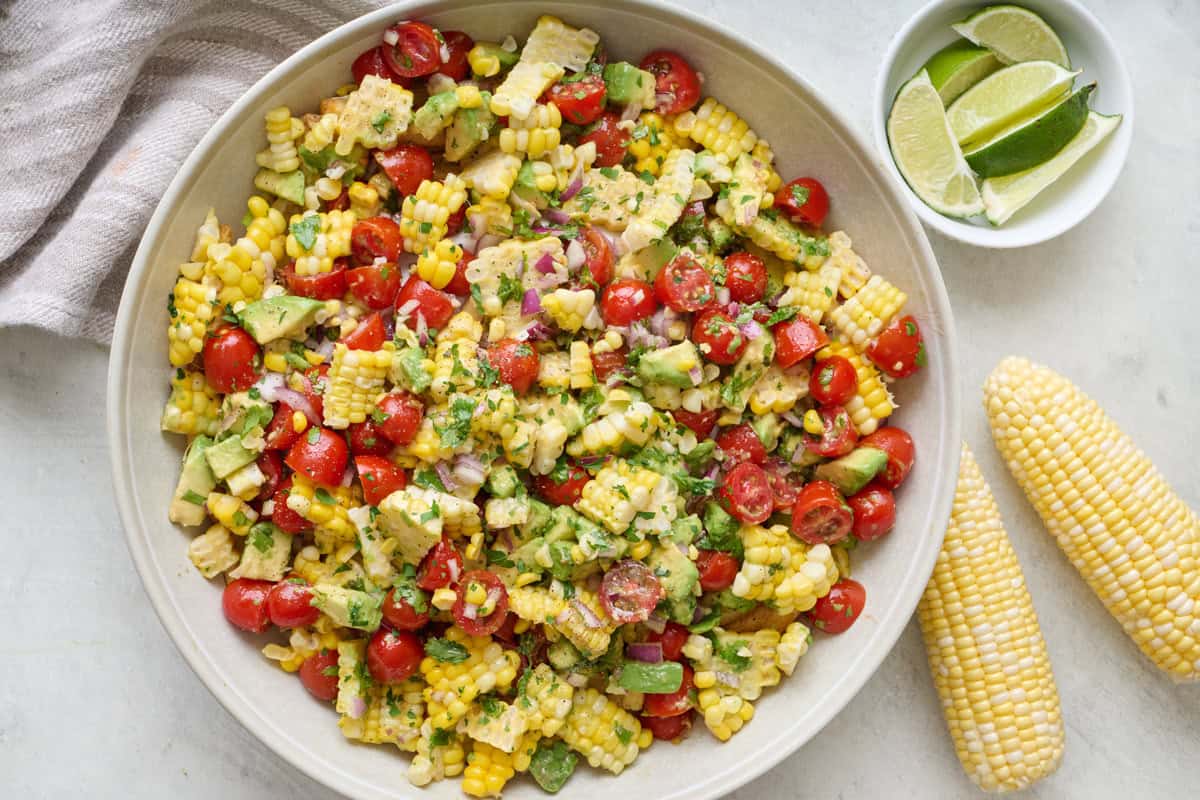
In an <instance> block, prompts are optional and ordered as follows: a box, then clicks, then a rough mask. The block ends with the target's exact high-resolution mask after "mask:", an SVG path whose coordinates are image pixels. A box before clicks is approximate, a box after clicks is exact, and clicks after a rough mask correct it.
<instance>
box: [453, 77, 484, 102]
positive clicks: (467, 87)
mask: <svg viewBox="0 0 1200 800" xmlns="http://www.w3.org/2000/svg"><path fill="white" fill-rule="evenodd" d="M454 99H455V101H456V102H457V103H458V107H459V108H479V107H480V106H482V105H483V95H482V94H481V93H480V91H479V87H478V86H475V85H474V84H470V83H464V84H460V85H458V86H455V87H454Z"/></svg>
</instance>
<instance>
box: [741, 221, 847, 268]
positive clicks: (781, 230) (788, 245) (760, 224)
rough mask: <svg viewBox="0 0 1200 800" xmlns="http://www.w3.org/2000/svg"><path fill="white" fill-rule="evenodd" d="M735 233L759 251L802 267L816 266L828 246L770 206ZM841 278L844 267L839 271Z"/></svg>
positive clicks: (824, 254)
mask: <svg viewBox="0 0 1200 800" xmlns="http://www.w3.org/2000/svg"><path fill="white" fill-rule="evenodd" d="M739 233H741V234H742V235H743V236H745V237H747V238H748V239H750V241H752V242H754V243H755V244H756V245H758V246H759V247H761V248H762V249H763V250H767V251H769V252H771V253H774V254H775V255H777V256H779V257H780V258H782V259H783V260H784V261H792V262H795V263H796V264H798V265H800V266H803V267H804V268H805V269H817V268H818V267H820V266H821V265H822V264H824V263H825V260H826V255H827V251H828V245H827V244H826V242H824V241H823V240H821V239H817V238H814V237H812V236H809V235H808V234H806V233H805V232H804V231H802V230H800V229H799V228H797V227H796V226H795V225H793V224H792V223H790V222H788V221H787V220H786V219H784V218H783V216H781V215H780V214H779V212H778V211H777V210H776V209H774V208H767V209H763V210H762V211H760V212H759V213H758V215H757V216H756V217H754V221H753V222H751V223H750V224H749V225H747V226H746V227H745V228H741V229H739ZM842 274H843V278H842V279H843V281H844V280H845V270H843V273H842Z"/></svg>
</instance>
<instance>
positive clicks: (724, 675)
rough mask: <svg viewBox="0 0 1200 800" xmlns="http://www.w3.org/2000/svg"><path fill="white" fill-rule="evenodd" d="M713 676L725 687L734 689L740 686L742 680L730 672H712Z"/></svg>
mask: <svg viewBox="0 0 1200 800" xmlns="http://www.w3.org/2000/svg"><path fill="white" fill-rule="evenodd" d="M713 675H715V676H716V678H717V680H719V681H720V682H721V683H723V684H725V685H726V686H731V687H733V688H735V689H736V688H737V687H738V686H741V685H742V679H741V678H739V677H738V676H737V675H735V674H734V673H732V672H714V673H713Z"/></svg>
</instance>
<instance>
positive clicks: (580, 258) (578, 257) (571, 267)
mask: <svg viewBox="0 0 1200 800" xmlns="http://www.w3.org/2000/svg"><path fill="white" fill-rule="evenodd" d="M585 263H587V253H586V252H585V251H584V249H583V245H581V244H580V243H579V240H578V239H572V240H571V241H570V243H569V244H567V270H568V271H570V272H572V273H574V272H577V271H578V270H579V268H580V267H582V266H583V265H584V264H585Z"/></svg>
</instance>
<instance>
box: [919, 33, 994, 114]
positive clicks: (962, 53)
mask: <svg viewBox="0 0 1200 800" xmlns="http://www.w3.org/2000/svg"><path fill="white" fill-rule="evenodd" d="M1000 67H1001V64H1000V59H998V58H996V55H995V54H994V53H993V52H992V51H991V50H988V49H987V48H986V47H977V46H975V45H973V44H971V43H970V42H968V41H966V40H965V39H959V40H958V41H955V42H953V43H951V44H948V45H946V46H945V47H943V48H942V49H941V50H939V51H937V52H936V53H934V54H933V56H932V57H931V58H930V59H929V60H928V61H926V62H925V66H924V67H922V69H924V70H925V71H926V72H928V73H929V82H930V83H932V84H933V88H935V89H937V92H938V96H940V97H941V98H942V104H943V105H946V106H949V105H950V104H951V103H953V102H954V100H955V99H956V98H957V97H958V96H959V95H961V94H962V93H963V92H965V91H966V90H967V89H970V88H971V87H972V86H974V85H975V84H977V83H979V81H981V80H983V79H984V78H986V77H987V76H988V75H990V74H992V73H993V72H995V71H996V70H998V69H1000Z"/></svg>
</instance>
